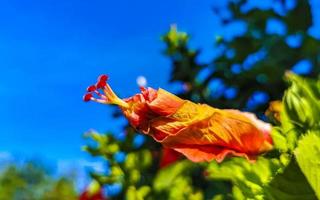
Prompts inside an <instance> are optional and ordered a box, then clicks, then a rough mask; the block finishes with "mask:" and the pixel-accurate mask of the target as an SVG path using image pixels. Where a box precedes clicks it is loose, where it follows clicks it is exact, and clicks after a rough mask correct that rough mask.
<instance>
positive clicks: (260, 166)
mask: <svg viewBox="0 0 320 200" xmlns="http://www.w3.org/2000/svg"><path fill="white" fill-rule="evenodd" d="M280 167H281V165H280V162H279V160H277V159H266V158H263V157H260V158H259V159H258V160H257V161H256V162H255V163H250V162H248V161H247V160H245V159H243V158H233V159H230V160H228V161H225V162H223V163H221V164H218V163H214V162H212V163H210V165H209V167H208V172H209V177H210V178H211V179H224V180H231V181H232V182H233V183H234V185H235V186H236V187H235V188H233V189H234V192H233V193H234V195H235V194H236V196H237V197H239V198H240V197H241V196H245V197H247V198H253V199H261V198H263V189H264V188H263V186H264V185H266V184H268V183H269V181H270V180H271V179H272V177H273V176H274V175H275V174H276V172H277V171H278V170H279V169H280Z"/></svg>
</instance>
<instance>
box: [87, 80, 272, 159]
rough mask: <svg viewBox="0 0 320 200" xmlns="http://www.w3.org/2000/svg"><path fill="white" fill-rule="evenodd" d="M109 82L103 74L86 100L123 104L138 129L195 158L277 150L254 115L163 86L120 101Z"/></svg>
mask: <svg viewBox="0 0 320 200" xmlns="http://www.w3.org/2000/svg"><path fill="white" fill-rule="evenodd" d="M107 80H108V77H107V76H106V75H102V76H100V77H99V78H98V82H97V84H96V85H93V86H90V87H88V89H87V91H88V93H87V94H86V95H85V96H84V100H85V101H90V100H92V101H96V102H99V103H103V104H115V105H118V106H119V107H120V109H121V110H122V112H123V114H124V115H125V117H126V118H127V119H128V121H129V122H130V124H131V125H132V126H133V127H134V128H135V129H137V130H138V131H140V132H142V133H144V134H147V135H150V136H151V137H153V138H154V139H155V140H156V141H157V142H159V143H161V144H162V145H163V146H164V147H166V148H171V149H174V150H175V151H177V152H180V153H182V154H183V155H185V156H186V157H187V158H188V159H190V160H192V161H194V162H201V161H211V160H216V161H218V162H221V161H222V160H223V159H224V158H225V157H226V156H231V155H233V156H243V157H245V158H247V159H255V157H256V156H257V155H259V154H261V153H263V152H266V151H269V150H271V149H272V140H271V137H270V131H271V126H270V125H269V124H267V123H265V122H263V121H260V120H258V119H257V118H256V117H255V115H253V114H251V113H246V112H240V111H238V110H229V109H228V110H221V109H217V108H213V107H210V106H208V105H206V104H197V103H193V102H191V101H188V100H184V99H181V98H179V97H177V96H175V95H174V94H171V93H169V92H167V91H165V90H163V89H158V90H155V89H152V88H141V93H139V94H136V95H134V96H132V97H130V98H127V99H120V98H119V97H117V95H116V94H115V93H114V92H113V91H112V89H111V87H110V86H109V85H108V84H107V82H106V81H107ZM100 91H102V93H101V92H100Z"/></svg>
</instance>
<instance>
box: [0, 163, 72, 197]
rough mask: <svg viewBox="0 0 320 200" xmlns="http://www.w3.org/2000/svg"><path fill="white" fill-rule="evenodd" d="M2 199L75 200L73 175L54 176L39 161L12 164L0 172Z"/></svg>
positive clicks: (0, 194) (0, 193) (0, 195)
mask: <svg viewBox="0 0 320 200" xmlns="http://www.w3.org/2000/svg"><path fill="white" fill-rule="evenodd" d="M0 199H1V200H58V199H59V200H60V199H61V200H73V199H77V192H76V190H75V187H74V182H73V180H72V178H71V177H59V178H54V177H53V176H52V175H51V174H50V173H49V172H48V170H47V169H46V168H45V167H44V166H43V165H41V164H39V162H38V161H29V162H24V163H18V164H10V165H8V166H7V167H5V168H4V169H2V171H1V174H0Z"/></svg>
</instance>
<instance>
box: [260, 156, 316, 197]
mask: <svg viewBox="0 0 320 200" xmlns="http://www.w3.org/2000/svg"><path fill="white" fill-rule="evenodd" d="M264 192H265V197H266V199H270V200H284V199H285V200H301V199H303V200H316V199H317V198H316V196H315V194H314V191H313V190H312V188H311V187H310V185H309V183H308V181H307V179H306V178H305V177H304V175H303V174H302V172H301V170H300V168H299V166H298V165H297V163H296V161H295V160H294V159H292V160H291V162H290V164H289V165H288V166H287V167H286V168H285V170H284V171H283V173H279V174H277V176H275V178H274V179H273V180H272V181H271V182H270V184H268V185H267V186H266V187H265V188H264Z"/></svg>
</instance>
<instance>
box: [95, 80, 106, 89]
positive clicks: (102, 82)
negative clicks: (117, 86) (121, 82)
mask: <svg viewBox="0 0 320 200" xmlns="http://www.w3.org/2000/svg"><path fill="white" fill-rule="evenodd" d="M106 85H107V83H106V82H105V81H99V82H98V83H96V86H95V87H96V88H97V89H100V88H103V87H104V86H106Z"/></svg>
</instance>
